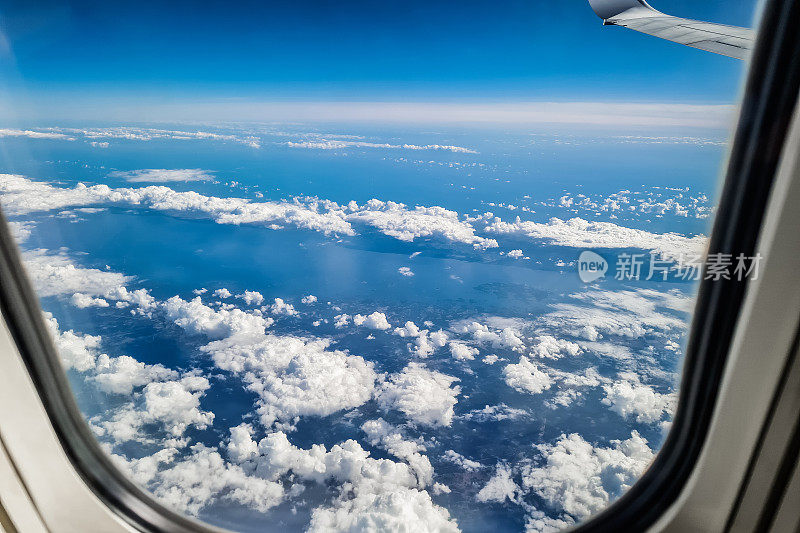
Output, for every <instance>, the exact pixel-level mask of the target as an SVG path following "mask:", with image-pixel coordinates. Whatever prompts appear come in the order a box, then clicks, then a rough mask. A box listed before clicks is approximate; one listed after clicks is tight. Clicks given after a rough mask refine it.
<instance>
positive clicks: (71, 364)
mask: <svg viewBox="0 0 800 533" xmlns="http://www.w3.org/2000/svg"><path fill="white" fill-rule="evenodd" d="M44 318H45V323H46V325H47V327H48V329H49V330H50V334H51V336H52V338H53V342H54V344H55V347H56V350H57V352H58V353H59V356H60V358H61V361H62V363H63V364H64V366H65V367H66V368H67V369H71V370H75V371H77V372H80V373H82V374H83V377H84V379H85V380H86V383H87V384H93V385H94V386H95V387H96V388H97V390H98V391H100V392H102V393H105V394H110V395H118V396H121V397H122V398H125V399H126V400H128V401H126V402H123V403H122V404H119V405H116V406H115V408H113V409H109V410H107V411H104V412H102V413H100V414H97V415H95V416H92V417H91V418H90V420H89V422H90V425H91V426H92V429H93V430H94V431H95V433H96V434H97V435H98V436H99V437H102V438H105V439H107V440H110V441H111V442H112V443H115V444H118V443H123V442H127V441H132V440H137V441H139V442H153V438H154V435H153V434H152V431H148V432H145V431H144V428H145V427H146V426H150V427H154V426H155V427H158V428H159V430H160V431H161V432H162V433H164V434H166V435H167V437H169V438H176V437H182V436H183V435H184V433H185V432H186V430H187V429H188V428H189V427H192V426H193V427H196V428H198V429H205V428H206V427H208V426H209V425H211V423H212V422H213V420H214V413H211V412H209V411H204V410H201V409H200V398H201V397H202V396H204V395H205V391H206V390H207V389H208V388H209V386H210V384H209V382H208V380H207V379H206V378H205V377H202V376H200V375H198V374H197V373H196V372H187V373H184V374H182V375H181V374H179V373H178V372H176V371H174V370H171V369H168V368H166V367H164V366H163V365H160V364H156V365H150V364H146V363H142V362H140V361H137V360H136V359H134V358H132V357H130V356H126V355H121V356H118V357H111V356H109V355H107V354H105V353H101V352H100V349H101V345H102V339H101V337H99V336H92V335H82V334H79V333H75V332H74V331H72V330H70V331H66V332H62V331H61V330H60V328H59V324H58V321H57V320H56V319H55V318H54V317H53V316H52V315H50V314H45V315H44Z"/></svg>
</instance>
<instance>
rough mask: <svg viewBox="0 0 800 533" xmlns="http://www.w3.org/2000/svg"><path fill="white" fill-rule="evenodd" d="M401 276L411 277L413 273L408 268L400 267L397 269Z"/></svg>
mask: <svg viewBox="0 0 800 533" xmlns="http://www.w3.org/2000/svg"><path fill="white" fill-rule="evenodd" d="M397 271H398V272H399V273H400V275H401V276H406V277H412V276H413V275H414V272H413V271H412V270H411V269H410V268H409V267H400V268H398V269H397Z"/></svg>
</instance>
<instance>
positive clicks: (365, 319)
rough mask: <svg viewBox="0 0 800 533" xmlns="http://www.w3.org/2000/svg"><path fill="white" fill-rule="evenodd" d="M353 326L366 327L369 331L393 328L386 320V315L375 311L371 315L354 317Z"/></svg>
mask: <svg viewBox="0 0 800 533" xmlns="http://www.w3.org/2000/svg"><path fill="white" fill-rule="evenodd" d="M353 324H355V325H356V326H364V327H365V328H369V329H377V330H387V329H389V328H391V327H392V325H391V324H389V321H388V320H386V315H385V314H383V313H379V312H378V311H375V312H374V313H372V314H371V315H367V316H364V315H355V316H354V317H353Z"/></svg>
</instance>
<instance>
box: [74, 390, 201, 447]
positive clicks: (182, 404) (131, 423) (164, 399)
mask: <svg viewBox="0 0 800 533" xmlns="http://www.w3.org/2000/svg"><path fill="white" fill-rule="evenodd" d="M100 383H101V387H102V385H103V384H104V382H100ZM109 383H113V382H108V381H106V382H105V384H106V385H108V384H109ZM116 385H118V383H116ZM209 386H210V385H209V383H208V380H207V379H206V378H204V377H201V376H193V375H188V376H185V377H183V378H181V379H180V380H177V381H163V382H162V381H154V382H150V383H147V385H145V386H144V388H143V389H142V392H141V394H139V395H137V396H136V397H135V398H134V400H133V401H131V402H129V403H127V404H124V405H122V406H120V407H117V408H116V409H114V410H112V411H111V412H107V413H103V414H101V415H97V416H94V417H92V418H90V419H89V422H90V423H91V425H92V427H93V429H94V430H95V433H97V434H98V435H100V436H101V437H109V438H111V439H112V440H113V441H114V442H116V443H122V442H128V441H137V442H143V441H144V442H147V438H146V437H143V435H142V429H143V428H144V427H145V426H147V425H153V424H157V425H158V426H159V427H160V428H161V429H162V430H163V431H164V432H166V433H167V434H168V435H170V436H172V437H181V436H183V434H184V433H185V432H186V430H187V429H188V428H189V427H190V426H194V427H196V428H197V429H206V428H207V427H209V426H210V425H211V424H212V423H213V421H214V413H211V412H209V411H203V410H201V409H200V397H201V396H203V395H204V394H205V391H206V390H207V389H208V388H209ZM120 388H121V387H120Z"/></svg>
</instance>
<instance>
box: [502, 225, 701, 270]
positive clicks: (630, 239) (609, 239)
mask: <svg viewBox="0 0 800 533" xmlns="http://www.w3.org/2000/svg"><path fill="white" fill-rule="evenodd" d="M486 231H489V232H492V233H497V234H506V235H507V234H516V235H524V236H526V237H529V238H531V239H537V240H543V241H545V242H546V243H548V244H551V245H555V246H568V247H571V248H639V249H642V250H650V251H652V252H654V253H656V254H658V255H660V256H662V257H665V258H668V259H673V260H676V259H678V258H679V257H680V256H681V255H689V254H698V255H699V254H702V253H703V252H704V251H705V247H706V243H707V239H706V237H704V236H703V235H698V236H696V237H686V236H684V235H679V234H677V233H651V232H649V231H645V230H640V229H633V228H626V227H624V226H619V225H617V224H614V223H612V222H589V221H587V220H584V219H582V218H571V219H569V220H566V221H564V220H561V219H560V218H551V219H550V221H549V222H547V223H540V222H533V221H529V220H527V221H522V220H520V219H519V217H517V219H516V221H515V222H504V221H502V220H500V219H499V218H497V219H495V220H494V222H492V223H491V224H490V225H488V226H487V227H486Z"/></svg>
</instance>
